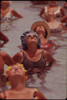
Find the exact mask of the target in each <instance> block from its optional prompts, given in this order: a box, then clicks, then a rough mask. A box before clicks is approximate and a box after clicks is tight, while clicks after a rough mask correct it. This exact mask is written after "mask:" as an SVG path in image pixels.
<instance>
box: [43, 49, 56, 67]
mask: <svg viewBox="0 0 67 100" xmlns="http://www.w3.org/2000/svg"><path fill="white" fill-rule="evenodd" d="M44 55H45V60H46V62H48V63H49V65H48V66H51V65H52V63H53V62H54V61H55V59H54V58H53V57H52V55H51V54H50V53H49V52H48V51H45V52H44Z"/></svg>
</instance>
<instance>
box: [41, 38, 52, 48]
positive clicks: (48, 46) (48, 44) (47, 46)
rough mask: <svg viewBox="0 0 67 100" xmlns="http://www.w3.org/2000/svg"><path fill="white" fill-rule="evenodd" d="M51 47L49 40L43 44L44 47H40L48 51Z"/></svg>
mask: <svg viewBox="0 0 67 100" xmlns="http://www.w3.org/2000/svg"><path fill="white" fill-rule="evenodd" d="M51 47H52V41H51V40H48V42H47V43H45V44H44V45H42V46H41V49H44V50H46V49H50V48H51Z"/></svg>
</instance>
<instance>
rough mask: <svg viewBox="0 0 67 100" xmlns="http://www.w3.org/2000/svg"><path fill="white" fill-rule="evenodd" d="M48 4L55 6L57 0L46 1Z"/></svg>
mask: <svg viewBox="0 0 67 100" xmlns="http://www.w3.org/2000/svg"><path fill="white" fill-rule="evenodd" d="M48 3H49V5H50V6H56V5H57V1H49V2H48Z"/></svg>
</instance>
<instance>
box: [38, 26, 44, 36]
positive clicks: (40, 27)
mask: <svg viewBox="0 0 67 100" xmlns="http://www.w3.org/2000/svg"><path fill="white" fill-rule="evenodd" d="M36 33H37V34H38V35H39V36H40V35H42V34H43V35H45V29H44V27H43V26H37V27H36Z"/></svg>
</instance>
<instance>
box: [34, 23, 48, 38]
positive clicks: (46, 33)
mask: <svg viewBox="0 0 67 100" xmlns="http://www.w3.org/2000/svg"><path fill="white" fill-rule="evenodd" d="M38 26H39V25H38ZM38 26H37V27H38ZM37 27H36V28H37ZM36 28H35V29H34V31H35V32H36ZM44 29H45V28H44ZM47 35H48V32H47V30H46V29H45V36H44V38H47Z"/></svg>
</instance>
